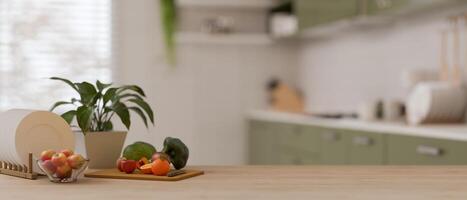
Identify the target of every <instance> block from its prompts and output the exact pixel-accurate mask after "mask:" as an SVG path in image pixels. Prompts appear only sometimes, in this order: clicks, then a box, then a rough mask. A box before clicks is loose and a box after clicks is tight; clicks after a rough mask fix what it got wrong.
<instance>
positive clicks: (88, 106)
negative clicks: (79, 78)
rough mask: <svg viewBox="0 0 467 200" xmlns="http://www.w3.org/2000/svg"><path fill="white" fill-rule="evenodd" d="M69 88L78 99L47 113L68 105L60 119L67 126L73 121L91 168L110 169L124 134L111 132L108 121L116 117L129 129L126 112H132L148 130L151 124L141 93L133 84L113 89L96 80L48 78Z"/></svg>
mask: <svg viewBox="0 0 467 200" xmlns="http://www.w3.org/2000/svg"><path fill="white" fill-rule="evenodd" d="M50 79H52V80H58V81H62V82H64V83H66V84H67V85H69V86H70V87H71V88H72V89H73V90H75V91H76V92H77V93H78V95H79V97H77V98H71V99H70V100H69V101H58V102H56V103H55V104H53V106H52V107H51V108H50V110H51V111H53V110H55V109H56V108H57V107H59V106H65V105H71V106H72V107H73V109H71V110H68V111H66V112H65V113H63V114H62V115H61V116H62V118H63V119H65V121H67V122H68V124H70V125H71V124H72V122H73V120H74V119H75V120H76V122H77V124H78V126H79V128H80V129H81V131H82V133H83V135H84V143H85V147H86V153H87V156H88V158H89V159H90V160H91V162H90V165H89V166H90V167H91V168H111V167H114V163H115V160H117V158H118V157H119V156H120V152H121V150H122V148H123V143H124V142H125V138H126V134H127V133H126V132H124V131H113V127H114V126H113V122H112V119H113V117H114V116H117V117H118V118H120V121H121V122H122V123H123V124H124V125H125V127H126V128H127V130H129V129H130V126H131V117H130V111H131V112H133V113H136V114H137V115H138V116H139V117H140V118H141V119H142V120H143V122H144V124H145V126H146V127H148V121H150V122H151V123H152V124H154V113H153V111H152V108H151V106H150V105H149V104H148V103H147V102H146V101H145V100H144V98H145V97H146V95H145V93H144V91H143V90H142V89H141V88H140V87H138V86H136V85H123V86H120V87H113V86H112V84H105V83H102V82H100V81H96V84H95V85H93V84H91V83H89V82H77V83H74V82H72V81H70V80H67V79H64V78H59V77H51V78H50Z"/></svg>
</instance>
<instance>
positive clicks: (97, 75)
mask: <svg viewBox="0 0 467 200" xmlns="http://www.w3.org/2000/svg"><path fill="white" fill-rule="evenodd" d="M112 49H113V48H112V1H111V0H40V1H39V0H0V110H5V109H9V108H32V109H48V108H49V107H50V106H51V105H52V104H53V102H56V101H58V100H68V99H70V98H71V96H72V95H74V96H76V95H75V94H74V91H73V90H72V89H71V88H68V86H66V85H65V84H63V83H61V82H57V81H52V80H49V79H48V78H49V77H52V76H59V77H64V78H68V79H71V80H74V81H92V82H95V81H96V80H97V79H99V80H101V81H103V82H110V81H111V78H112V74H111V72H112V65H113V62H112V61H113V59H112V57H113V56H112V55H113V51H112Z"/></svg>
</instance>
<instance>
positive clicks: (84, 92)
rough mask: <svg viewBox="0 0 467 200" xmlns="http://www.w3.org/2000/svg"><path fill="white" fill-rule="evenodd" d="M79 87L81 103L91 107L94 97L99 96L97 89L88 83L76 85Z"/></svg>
mask: <svg viewBox="0 0 467 200" xmlns="http://www.w3.org/2000/svg"><path fill="white" fill-rule="evenodd" d="M75 84H76V86H78V91H79V95H80V97H81V102H82V103H83V104H86V105H90V104H91V103H92V100H93V98H94V96H95V95H96V94H97V90H96V88H95V87H94V86H93V85H92V84H91V83H88V82H81V83H75Z"/></svg>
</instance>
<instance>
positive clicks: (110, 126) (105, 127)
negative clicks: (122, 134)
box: [102, 121, 114, 131]
mask: <svg viewBox="0 0 467 200" xmlns="http://www.w3.org/2000/svg"><path fill="white" fill-rule="evenodd" d="M102 128H103V130H102V131H111V130H113V128H114V126H113V124H112V122H111V121H106V122H104V124H103V127H102Z"/></svg>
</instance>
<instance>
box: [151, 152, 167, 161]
mask: <svg viewBox="0 0 467 200" xmlns="http://www.w3.org/2000/svg"><path fill="white" fill-rule="evenodd" d="M157 159H164V160H169V155H167V154H165V153H162V152H157V153H155V154H153V155H152V158H151V161H152V162H154V161H155V160H157Z"/></svg>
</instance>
